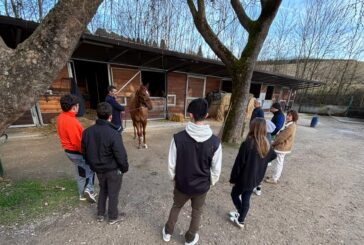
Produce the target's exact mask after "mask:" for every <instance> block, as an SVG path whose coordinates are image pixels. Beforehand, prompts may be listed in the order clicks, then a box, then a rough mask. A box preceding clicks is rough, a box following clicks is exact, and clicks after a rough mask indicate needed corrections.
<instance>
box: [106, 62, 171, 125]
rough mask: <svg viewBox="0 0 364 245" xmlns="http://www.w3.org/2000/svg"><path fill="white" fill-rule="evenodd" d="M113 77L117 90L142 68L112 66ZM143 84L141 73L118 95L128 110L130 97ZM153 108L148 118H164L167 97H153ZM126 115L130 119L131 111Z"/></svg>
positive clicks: (118, 99) (118, 98)
mask: <svg viewBox="0 0 364 245" xmlns="http://www.w3.org/2000/svg"><path fill="white" fill-rule="evenodd" d="M111 71H112V78H113V85H114V86H115V87H116V89H117V90H119V89H121V88H122V87H123V86H124V85H125V84H126V83H127V82H128V81H129V80H130V79H131V78H132V77H133V76H135V74H137V73H138V72H139V71H140V70H139V69H136V68H129V67H123V66H115V65H114V66H112V67H111ZM140 84H141V74H140V73H139V74H138V75H137V76H136V77H134V78H133V80H132V81H131V82H130V83H128V85H127V86H126V87H125V88H123V90H122V91H121V92H120V93H119V94H118V95H117V97H116V100H117V101H118V102H119V103H121V104H125V101H126V106H125V109H126V111H128V110H129V109H130V108H129V103H130V98H131V96H132V95H134V93H135V91H136V90H137V89H138V88H139V86H140ZM151 100H152V103H153V110H151V111H149V113H148V118H164V117H165V115H164V110H165V98H159V97H152V98H151ZM124 117H125V118H126V119H130V113H128V112H127V113H125V115H124Z"/></svg>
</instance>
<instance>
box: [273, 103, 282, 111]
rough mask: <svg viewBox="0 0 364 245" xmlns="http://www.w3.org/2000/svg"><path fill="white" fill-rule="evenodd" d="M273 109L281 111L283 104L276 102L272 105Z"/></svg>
mask: <svg viewBox="0 0 364 245" xmlns="http://www.w3.org/2000/svg"><path fill="white" fill-rule="evenodd" d="M271 108H275V109H277V110H281V104H279V103H278V102H274V103H273V104H272V106H271Z"/></svg>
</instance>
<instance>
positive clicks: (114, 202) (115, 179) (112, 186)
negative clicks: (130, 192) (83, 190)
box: [97, 170, 122, 219]
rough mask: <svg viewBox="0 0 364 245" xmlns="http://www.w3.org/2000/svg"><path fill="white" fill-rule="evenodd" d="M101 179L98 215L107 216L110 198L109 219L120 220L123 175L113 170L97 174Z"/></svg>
mask: <svg viewBox="0 0 364 245" xmlns="http://www.w3.org/2000/svg"><path fill="white" fill-rule="evenodd" d="M97 178H98V179H99V185H100V194H99V200H98V203H97V215H105V211H106V200H107V198H109V207H108V216H109V219H117V218H118V213H119V212H118V203H119V192H120V188H121V182H122V173H121V172H120V171H118V170H112V171H109V172H106V173H97Z"/></svg>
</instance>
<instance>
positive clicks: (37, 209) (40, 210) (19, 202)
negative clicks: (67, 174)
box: [0, 179, 79, 225]
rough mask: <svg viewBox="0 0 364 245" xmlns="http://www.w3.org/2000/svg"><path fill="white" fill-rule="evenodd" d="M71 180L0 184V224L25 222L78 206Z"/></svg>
mask: <svg viewBox="0 0 364 245" xmlns="http://www.w3.org/2000/svg"><path fill="white" fill-rule="evenodd" d="M78 203H79V202H78V196H77V187H76V183H75V180H70V179H57V180H51V181H48V182H46V181H41V180H21V181H17V182H10V183H6V182H2V183H1V182H0V214H1V215H0V224H1V225H12V224H15V223H18V224H19V223H25V222H27V221H29V220H31V219H35V218H39V217H44V216H46V215H49V214H51V213H53V212H59V211H65V210H69V209H70V208H71V207H74V206H76V205H78Z"/></svg>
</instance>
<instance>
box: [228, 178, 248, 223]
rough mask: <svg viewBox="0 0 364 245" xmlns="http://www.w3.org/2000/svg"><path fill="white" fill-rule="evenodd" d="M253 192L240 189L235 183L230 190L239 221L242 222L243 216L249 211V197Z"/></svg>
mask: <svg viewBox="0 0 364 245" xmlns="http://www.w3.org/2000/svg"><path fill="white" fill-rule="evenodd" d="M252 193H253V190H250V191H242V190H240V189H239V188H238V187H236V185H234V187H233V189H232V190H231V198H232V199H233V203H234V205H235V208H236V210H237V211H238V212H239V219H238V221H239V222H240V223H244V220H245V217H246V215H247V213H248V211H249V206H250V197H251V195H252Z"/></svg>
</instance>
